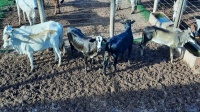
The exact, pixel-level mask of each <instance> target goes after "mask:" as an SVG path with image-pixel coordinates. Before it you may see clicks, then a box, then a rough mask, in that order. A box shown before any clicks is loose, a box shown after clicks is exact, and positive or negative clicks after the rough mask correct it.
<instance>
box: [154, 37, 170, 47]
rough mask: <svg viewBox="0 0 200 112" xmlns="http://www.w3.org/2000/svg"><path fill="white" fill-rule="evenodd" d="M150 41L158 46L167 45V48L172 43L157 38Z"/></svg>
mask: <svg viewBox="0 0 200 112" xmlns="http://www.w3.org/2000/svg"><path fill="white" fill-rule="evenodd" d="M152 41H154V42H156V43H158V44H162V45H167V46H171V45H172V44H173V43H172V41H169V40H165V39H162V38H160V39H158V38H153V39H152Z"/></svg>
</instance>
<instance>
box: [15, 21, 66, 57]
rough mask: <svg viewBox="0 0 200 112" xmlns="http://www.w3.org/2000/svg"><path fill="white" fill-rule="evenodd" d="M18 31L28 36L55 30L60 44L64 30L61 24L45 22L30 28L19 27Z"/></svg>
mask: <svg viewBox="0 0 200 112" xmlns="http://www.w3.org/2000/svg"><path fill="white" fill-rule="evenodd" d="M19 29H20V30H21V32H24V33H29V34H36V33H40V32H43V31H45V30H55V31H56V32H57V33H58V34H59V36H60V37H59V38H61V42H60V43H63V36H64V29H63V26H62V24H60V23H59V22H55V21H47V22H43V23H40V24H36V25H32V26H21V27H20V28H19ZM60 48H61V46H60ZM64 53H65V51H64ZM64 53H63V54H64Z"/></svg>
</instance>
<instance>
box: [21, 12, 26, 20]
mask: <svg viewBox="0 0 200 112" xmlns="http://www.w3.org/2000/svg"><path fill="white" fill-rule="evenodd" d="M22 12H23V16H24V21H26V14H25V12H24V11H22Z"/></svg>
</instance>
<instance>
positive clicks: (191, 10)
mask: <svg viewBox="0 0 200 112" xmlns="http://www.w3.org/2000/svg"><path fill="white" fill-rule="evenodd" d="M125 2H127V1H126V0H125ZM142 4H143V5H144V6H145V7H146V9H148V10H149V11H150V12H152V11H153V5H154V0H142ZM173 4H174V0H160V2H159V4H158V10H157V11H160V12H164V13H165V14H166V15H167V16H168V17H169V18H170V19H171V20H172V15H173ZM199 8H200V1H198V0H188V2H187V8H186V10H185V11H184V13H183V16H182V20H181V24H180V27H181V29H186V28H187V27H188V26H189V25H190V24H191V23H193V22H195V19H196V16H198V15H199V14H200V9H199ZM0 9H1V8H0ZM60 9H61V14H58V15H56V16H55V15H54V6H53V3H52V1H51V0H48V1H47V0H46V1H45V14H46V17H47V20H54V21H59V22H61V23H62V24H63V26H64V28H65V30H66V29H67V28H68V27H70V26H74V27H78V28H80V29H83V32H84V33H85V34H86V35H104V36H109V25H110V0H67V1H65V2H64V3H63V4H62V5H60ZM1 12H3V13H5V15H6V18H3V19H4V21H3V22H1V21H2V19H0V23H1V24H0V28H1V32H0V36H1V37H2V29H3V27H4V26H6V25H7V24H10V25H12V26H13V27H15V28H17V27H20V25H19V24H18V15H17V9H16V6H15V5H12V6H7V7H5V8H3V10H2V11H1ZM10 15H12V16H10ZM21 20H22V25H29V23H28V21H24V20H23V17H21ZM37 23H40V19H39V14H38V11H37ZM139 26H140V25H139ZM141 29H142V28H141ZM122 30H123V28H117V29H115V34H117V33H119V32H121V31H122Z"/></svg>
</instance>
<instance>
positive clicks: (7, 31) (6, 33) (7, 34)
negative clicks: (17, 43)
mask: <svg viewBox="0 0 200 112" xmlns="http://www.w3.org/2000/svg"><path fill="white" fill-rule="evenodd" d="M12 31H13V29H12V26H10V25H8V26H6V27H5V28H4V30H3V41H4V43H3V47H4V48H8V47H11V46H12V39H11V35H12Z"/></svg>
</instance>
